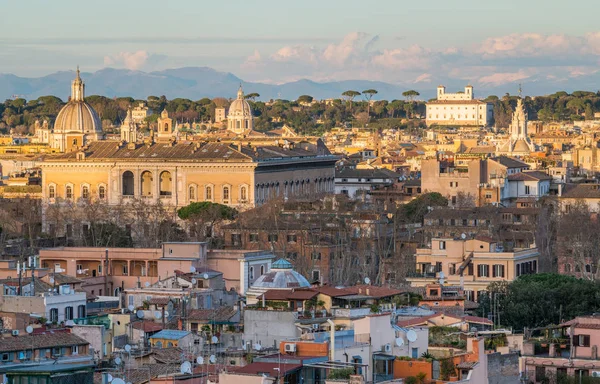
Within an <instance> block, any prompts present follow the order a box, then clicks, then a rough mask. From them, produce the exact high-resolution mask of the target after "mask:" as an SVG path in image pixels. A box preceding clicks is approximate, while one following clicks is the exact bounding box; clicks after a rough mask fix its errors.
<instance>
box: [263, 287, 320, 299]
mask: <svg viewBox="0 0 600 384" xmlns="http://www.w3.org/2000/svg"><path fill="white" fill-rule="evenodd" d="M318 293H319V292H317V291H316V290H314V289H293V290H291V291H288V290H280V289H270V290H268V291H266V292H265V293H264V294H263V295H264V296H265V300H309V299H312V298H313V297H315V296H317V295H318ZM263 295H260V296H259V297H258V300H262V296H263Z"/></svg>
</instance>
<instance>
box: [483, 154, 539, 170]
mask: <svg viewBox="0 0 600 384" xmlns="http://www.w3.org/2000/svg"><path fill="white" fill-rule="evenodd" d="M492 160H493V161H495V162H497V163H500V164H502V165H504V166H505V167H507V168H528V169H529V168H530V167H529V164H527V163H524V162H522V161H520V160H517V159H514V158H512V157H508V156H499V157H497V158H495V159H492Z"/></svg>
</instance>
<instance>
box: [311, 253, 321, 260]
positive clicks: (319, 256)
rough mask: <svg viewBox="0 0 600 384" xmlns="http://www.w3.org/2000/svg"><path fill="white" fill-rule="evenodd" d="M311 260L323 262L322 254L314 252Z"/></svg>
mask: <svg viewBox="0 0 600 384" xmlns="http://www.w3.org/2000/svg"><path fill="white" fill-rule="evenodd" d="M311 258H312V259H313V260H321V252H313V253H312V255H311Z"/></svg>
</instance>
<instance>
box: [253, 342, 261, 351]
mask: <svg viewBox="0 0 600 384" xmlns="http://www.w3.org/2000/svg"><path fill="white" fill-rule="evenodd" d="M254 349H256V350H257V351H260V350H261V349H262V345H260V344H258V343H256V344H254Z"/></svg>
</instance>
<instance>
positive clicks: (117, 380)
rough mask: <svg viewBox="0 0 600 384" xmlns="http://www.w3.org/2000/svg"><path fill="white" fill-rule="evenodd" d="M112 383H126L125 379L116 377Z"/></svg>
mask: <svg viewBox="0 0 600 384" xmlns="http://www.w3.org/2000/svg"><path fill="white" fill-rule="evenodd" d="M112 384H125V380H123V379H119V378H116V379H113V381H112Z"/></svg>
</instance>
